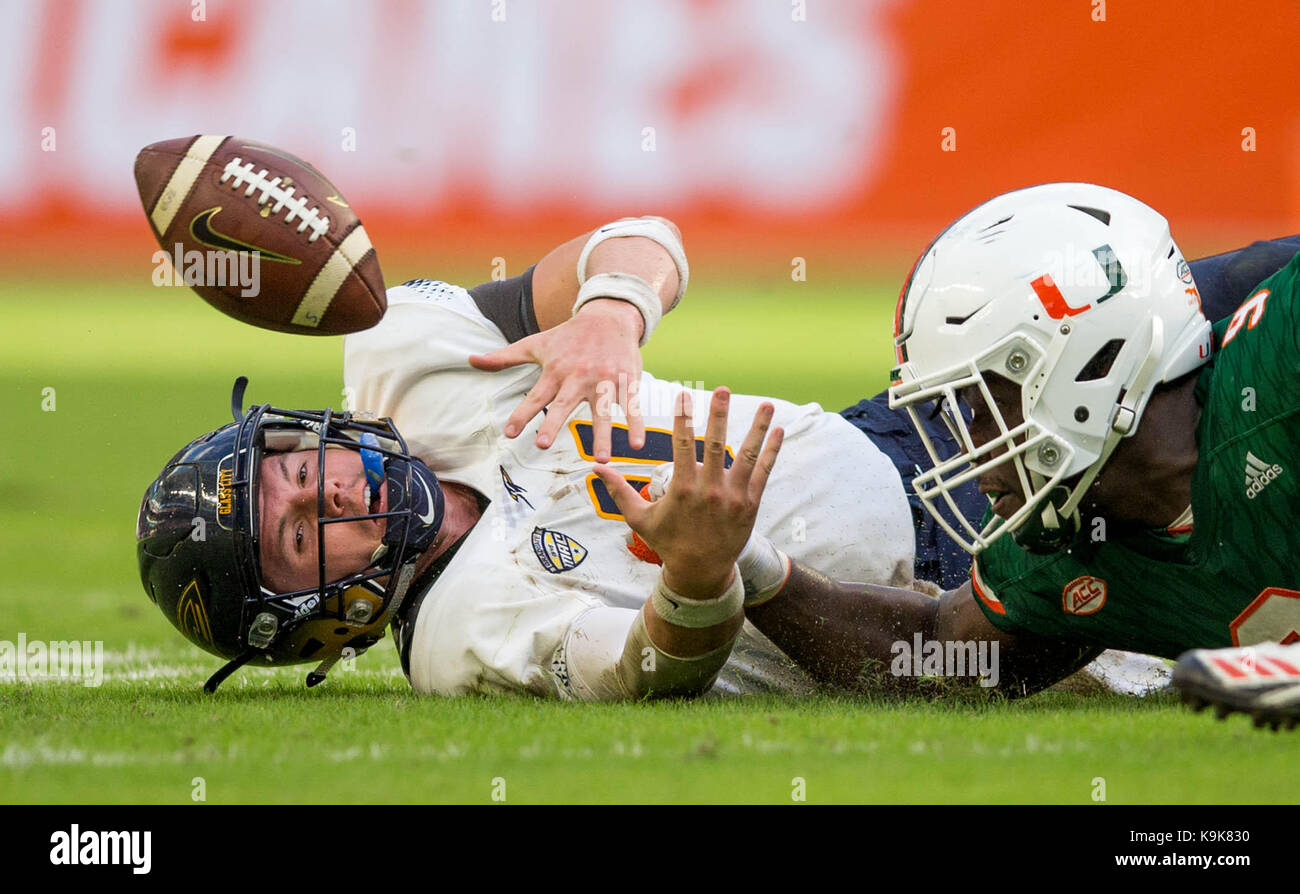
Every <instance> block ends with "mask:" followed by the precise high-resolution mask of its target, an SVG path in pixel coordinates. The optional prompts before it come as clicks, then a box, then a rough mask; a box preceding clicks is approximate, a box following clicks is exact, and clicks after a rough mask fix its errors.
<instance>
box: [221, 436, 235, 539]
mask: <svg viewBox="0 0 1300 894" xmlns="http://www.w3.org/2000/svg"><path fill="white" fill-rule="evenodd" d="M234 513H235V454H233V453H228V454H226V455H225V456H223V457H222V458H221V461H220V462H218V463H217V524H219V525H220V526H221V527H223V528H225V529H226V530H227V531H229V530H231V529H232V528H233V522H234Z"/></svg>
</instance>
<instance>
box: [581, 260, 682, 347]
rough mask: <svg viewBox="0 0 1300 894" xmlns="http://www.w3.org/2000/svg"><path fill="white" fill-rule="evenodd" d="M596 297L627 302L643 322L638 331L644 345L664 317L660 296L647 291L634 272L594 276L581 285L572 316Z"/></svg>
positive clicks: (649, 289) (647, 288) (652, 291)
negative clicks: (641, 328)
mask: <svg viewBox="0 0 1300 894" xmlns="http://www.w3.org/2000/svg"><path fill="white" fill-rule="evenodd" d="M597 298H616V299H618V300H619V301H626V302H627V303H628V304H631V305H632V306H633V307H635V308H636V309H637V310H638V311H640V312H641V319H642V321H644V323H645V327H644V329H643V330H642V332H641V344H642V345H643V346H644V345H645V343H646V342H648V341H649V340H650V333H652V332H654V331H655V328H656V327H657V326H658V325H659V321H660V320H662V319H663V316H664V309H663V303H662V302H661V301H660V300H659V294H658V293H657V292H656V291H655V290H654V289H652V288H650V283H648V282H646V281H645V280H644V279H642V278H641V277H639V276H637V275H636V274H633V273H597V274H596V275H595V276H593V277H592V278H591V279H589V280H587V281H586V282H584V283H583V284H582V288H580V289H578V300H577V301H574V302H573V313H574V315H575V316H576V315H577V313H578V311H579V310H580V309H581V308H582V306H583V305H584V304H586V303H587V302H588V301H594V300H595V299H597Z"/></svg>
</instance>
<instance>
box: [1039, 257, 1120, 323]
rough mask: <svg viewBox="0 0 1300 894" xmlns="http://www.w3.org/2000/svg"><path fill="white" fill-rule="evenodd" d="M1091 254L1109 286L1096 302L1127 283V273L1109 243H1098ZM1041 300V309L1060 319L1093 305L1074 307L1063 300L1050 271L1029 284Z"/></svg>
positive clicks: (1111, 295) (1099, 301)
mask: <svg viewBox="0 0 1300 894" xmlns="http://www.w3.org/2000/svg"><path fill="white" fill-rule="evenodd" d="M1092 256H1093V257H1094V258H1096V259H1097V263H1098V264H1100V265H1101V269H1102V270H1103V271H1104V272H1105V274H1106V282H1107V284H1108V285H1109V286H1110V288H1109V289H1108V290H1107V291H1106V294H1105V295H1102V296H1101V297H1100V298H1098V299H1097V301H1096V304H1101V303H1102V302H1103V301H1106V300H1107V299H1109V298H1111V297H1113V296H1114V295H1115V293H1117V292H1118V291H1119V290H1120V289H1122V288H1124V287H1125V286H1126V285H1128V273H1126V272H1125V271H1124V267H1123V265H1121V264H1120V262H1119V258H1117V257H1115V250H1114V249H1112V248H1111V247H1110V246H1109V245H1099V246H1098V247H1096V248H1094V249H1093V250H1092ZM1029 287H1030V288H1032V289H1033V290H1034V294H1036V295H1037V296H1038V300H1039V301H1040V302H1042V305H1043V309H1044V310H1046V311H1047V315H1048V316H1049V317H1051V318H1052V319H1053V320H1060V319H1063V318H1065V317H1072V316H1074V315H1075V314H1081V313H1083V312H1084V311H1085V310H1089V309H1091V308H1092V307H1094V306H1095V305H1094V304H1085V305H1083V306H1082V307H1074V306H1072V305H1071V304H1070V303H1069V302H1067V301H1066V300H1065V296H1064V295H1062V294H1061V290H1060V289H1059V288H1057V285H1056V282H1055V280H1053V279H1052V275H1051V274H1050V273H1044V274H1043V275H1042V276H1040V277H1038V279H1036V280H1034V281H1033V282H1031V283H1030V284H1029Z"/></svg>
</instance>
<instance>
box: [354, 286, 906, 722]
mask: <svg viewBox="0 0 1300 894" xmlns="http://www.w3.org/2000/svg"><path fill="white" fill-rule="evenodd" d="M506 344H507V342H506V339H505V337H504V336H503V335H502V334H501V331H500V330H499V329H498V328H497V327H496V325H495V324H493V323H492V322H491V321H490V320H488V319H487V318H486V317H485V316H484V315H483V314H482V313H481V312H480V311H479V309H478V306H477V305H476V304H475V302H474V300H473V298H472V297H471V296H470V294H469V293H468V292H467V291H466V290H464V289H462V288H459V287H457V286H451V285H447V284H446V283H440V282H432V281H427V280H418V281H415V282H413V283H408V284H406V285H403V286H397V287H394V288H392V289H389V290H388V311H387V313H386V314H385V315H384V318H383V320H382V321H381V322H380V323H379V325H377V326H375V327H373V328H371V329H368V330H366V331H364V332H360V333H357V334H354V335H350V336H348V337H347V339H346V340H345V342H344V379H345V384H346V385H347V387H348V388H350V389H353V391H352V392H351V393H352V394H354V395H355V405H356V406H358V407H360V408H364V409H366V410H368V411H371V412H374V413H376V414H377V415H379V416H391V417H392V418H393V420H394V422H395V423H396V425H397V429H398V431H400V432H401V433H402V435H403V437H404V438H405V439H406V442H407V446H408V448H409V449H410V450H411V452H412V453H414V454H415V455H417V456H419V457H420V458H421V459H423V460H424V461H425V462H426V463H427V464H428V465H429V467H430V468H432V469H433V470H434V472H435V473H436V474H437V475H438V477H439V478H440V479H442V480H444V481H454V482H458V483H460V484H465V485H468V486H469V487H472V488H474V489H475V490H476V491H478V492H479V493H480V494H482V495H484V496H485V497H487V498H488V499H489V500H490V501H491V502H490V504H489V505H488V507H487V508H486V510H485V511H484V513H483V515H482V517H481V518H480V519H479V521H478V523H477V524H476V525H475V526H474V528H473V529H472V530H471V531H470V532H469V534H468V535H467V536H466V537H465V539H464V541H463V542H462V544H461V546H460V548H459V550H458V552H457V553H456V554H455V556H454V557H453V558H452V559H451V561H450V563H449V564H448V565H447V567H446V568H445V570H444V571H443V572H442V574H441V575H440V576H439V577H438V578H437V580H436V581H435V582H434V583H433V585H432V587H431V588H430V589H429V591H428V592H427V594H426V595H425V597H424V600H423V603H422V605H421V607H420V611H419V613H418V616H417V618H416V620H415V627H414V632H413V634H412V637H413V639H412V646H411V660H410V679H411V683H412V685H413V686H414V687H415V689H416V690H417V691H419V692H422V693H440V694H447V695H458V694H464V693H469V692H488V691H515V692H518V691H527V692H531V693H535V694H537V695H543V696H550V697H561V698H602V697H608V696H609V693H602V692H599V691H596V690H594V689H592V688H591V687H590V686H589V685H588V682H587V681H590V680H594V679H596V676H597V672H598V671H599V670H600V669H601V667H602V666H603V665H604V663H606V662H611V663H612V662H614V661H617V659H618V656H619V654H620V653H621V651H622V648H623V642H624V639H625V638H626V634H627V631H628V630H629V629H630V627H631V623H632V620H633V619H634V617H635V613H636V612H637V611H638V610H640V608H641V607H642V605H643V604H644V603H645V600H646V599H647V597H648V596H649V594H650V592H651V590H652V588H653V586H654V583H655V581H656V579H657V577H658V575H659V571H660V568H659V566H658V565H654V564H650V563H648V562H646V561H643V560H642V559H639V558H637V557H636V556H635V555H634V554H633V553H632V552H631V551H630V550H629V549H628V543H629V539H630V529H629V528H628V526H627V523H626V522H625V521H624V519H623V517H622V515H621V514H620V513H619V512H618V507H617V506H616V505H615V504H614V502H613V500H612V499H611V497H610V496H609V493H608V491H607V490H606V488H605V486H604V484H603V483H602V482H601V481H600V479H598V478H597V477H596V475H595V473H594V472H593V471H592V466H593V463H594V461H593V459H592V455H591V453H592V424H591V415H590V410H589V408H588V406H587V404H586V403H583V404H580V405H579V406H578V408H577V409H576V410H575V411H574V412H573V414H572V415H571V416H570V417H569V419H568V420H567V421H566V425H565V426H564V427H563V428H562V429H561V430H560V433H559V435H558V436H557V438H556V440H555V443H554V444H553V445H552V446H551V447H550V448H549V449H547V450H541V449H539V448H538V447H537V446H536V445H535V443H534V436H535V434H536V431H537V428H538V426H539V425H540V424H541V417H540V416H539V417H538V418H536V419H534V420H533V421H532V422H531V423H530V424H529V425H528V427H526V428H525V430H524V431H523V432H522V433H521V434H520V435H519V436H518V437H516V438H514V439H509V438H506V437H505V435H504V434H503V433H502V432H503V429H504V427H505V423H506V420H507V419H508V418H509V416H510V414H511V413H512V412H513V411H514V409H515V408H516V407H517V406H518V404H519V402H520V400H522V398H523V396H524V395H525V394H526V393H527V392H528V390H529V389H530V388H531V387H532V386H533V385H534V384H535V383H536V381H537V379H538V377H539V375H540V369H539V367H537V366H536V365H532V364H529V365H524V366H518V367H513V368H510V369H507V370H503V371H501V372H497V373H484V372H481V371H478V370H475V369H473V368H472V367H471V366H470V365H469V363H468V361H467V358H468V356H469V355H470V354H482V353H487V352H489V351H494V350H496V349H498V348H502V347H504V346H505V345H506ZM680 390H681V386H680V385H678V384H675V383H672V382H665V381H662V380H659V379H656V378H655V377H653V376H651V375H650V374H649V373H646V374H644V375H643V377H642V380H641V390H640V404H641V407H642V412H643V415H644V416H645V423H646V429H647V437H646V444H645V446H644V447H643V448H642V449H639V450H632V449H630V448H629V446H628V443H627V438H626V426H625V425H621V424H620V420H621V419H625V417H623V416H622V415H621V412H620V411H618V410H615V411H614V443H613V457H612V459H611V462H610V465H611V466H613V467H614V468H616V469H617V470H618V471H620V472H622V473H623V474H624V475H625V476H626V477H627V478H628V480H629V481H630V482H631V483H632V484H633V486H634V487H635V488H636V489H638V490H639V489H640V487H641V485H642V484H643V483H644V482H646V481H648V480H649V477H650V472H651V470H653V469H654V467H655V466H656V465H658V464H661V463H663V462H666V461H671V459H672V444H671V431H672V408H673V405H674V403H673V402H674V399H675V397H676V395H677V393H678V392H679V391H680ZM691 398H692V401H693V405H694V407H695V413H694V416H695V424H696V430H697V432H698V433H699V434H700V435H701V436H702V435H703V432H704V428H705V425H706V424H707V415H708V414H707V413H706V412H705V409H706V408H707V406H708V403H709V398H710V393H709V392H707V391H694V390H693V391H692V392H691ZM764 400H771V402H772V403H773V404H774V405H775V407H776V412H775V418H774V421H773V424H774V425H780V426H783V427H784V428H785V431H786V436H785V442H784V445H783V447H782V449H781V454H780V456H779V458H778V460H777V463H776V467H775V469H774V470H773V472H772V475H771V477H770V479H769V481H768V484H767V489H766V491H765V492H764V495H763V500H762V503H761V505H760V509H759V512H758V517H757V521H756V524H755V530H756V531H758V532H760V533H762V534H763V535H765V536H766V537H768V538H770V539H771V540H772V541H773V543H775V544H776V545H777V547H778V548H780V549H781V550H783V551H785V552H786V553H787V554H789V555H790V556H791V557H792V558H793V559H795V560H797V561H799V562H801V563H804V564H806V565H807V566H809V567H811V568H816V569H818V570H819V571H821V572H823V573H825V574H827V575H829V576H831V577H833V578H836V579H840V580H854V581H864V582H873V583H884V584H890V585H894V586H907V585H909V584H910V583H911V581H912V562H913V553H914V534H913V527H912V516H911V512H910V510H909V508H908V505H907V501H906V498H905V497H904V494H903V488H902V483H901V481H900V480H899V477H898V473H897V472H896V470H895V469H894V466H893V464H892V463H891V462H890V461H889V460H888V459H887V458H886V457H885V456H884V455H883V454H882V453H881V452H880V451H879V450H878V449H877V448H876V447H875V445H874V444H872V443H871V441H870V440H869V439H868V438H866V437H865V436H863V435H862V434H861V433H860V432H858V431H857V430H856V429H855V428H854V427H853V426H852V425H850V424H849V423H848V422H846V421H845V420H844V419H842V418H841V417H840V416H839V415H837V414H834V413H827V412H824V411H823V410H822V409H821V407H819V406H818V405H817V404H804V405H802V406H796V405H794V404H791V403H788V402H786V401H781V400H775V399H771V398H762V397H754V396H749V395H741V394H737V395H733V396H732V398H731V408H730V415H729V422H728V431H727V443H728V449H729V452H732V453H734V450H735V449H736V448H737V447H738V446H739V445H740V444H741V442H742V441H743V439H744V436H745V434H746V433H747V432H748V430H749V427H750V425H751V423H752V420H753V417H754V414H755V412H756V411H757V409H758V406H759V404H760V403H761V402H762V401H764ZM811 688H812V682H811V680H810V679H809V678H808V677H807V675H806V674H804V672H803V671H801V670H800V669H798V668H796V667H795V666H794V664H793V662H791V661H790V659H789V658H787V657H786V656H785V655H784V654H783V653H782V652H781V651H780V650H779V649H777V648H776V646H774V645H773V644H772V643H771V642H770V641H769V640H767V638H766V637H764V636H763V635H762V634H760V633H759V632H758V631H757V630H756V629H755V628H754V627H753V626H752V625H750V624H749V623H748V622H746V624H745V626H744V629H743V631H742V633H741V635H740V637H739V639H738V640H737V643H736V647H735V649H734V650H733V653H732V656H731V658H730V659H729V660H728V662H727V664H726V666H725V667H724V669H723V670H722V673H721V674H720V676H719V678H718V682H717V683H716V684H715V687H714V689H715V690H716V691H720V692H724V693H742V692H762V691H777V692H784V693H799V692H805V691H808V690H810V689H811Z"/></svg>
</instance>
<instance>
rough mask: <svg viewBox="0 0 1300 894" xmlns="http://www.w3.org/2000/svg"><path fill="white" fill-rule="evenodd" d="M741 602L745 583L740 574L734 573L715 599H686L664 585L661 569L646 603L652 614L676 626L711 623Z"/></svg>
mask: <svg viewBox="0 0 1300 894" xmlns="http://www.w3.org/2000/svg"><path fill="white" fill-rule="evenodd" d="M744 602H745V587H744V585H743V584H742V583H741V582H740V575H739V574H737V575H735V578H734V579H733V580H732V582H731V586H729V587H727V589H726V591H725V592H723V594H722V595H721V596H719V597H717V598H716V599H687V598H686V597H685V596H682V595H681V594H679V593H674V592H673V591H672V590H670V589H668V585H667V584H665V583H664V576H663V574H662V573H660V575H659V579H658V580H657V581H655V589H654V592H653V593H652V594H651V595H650V604H651V605H652V606H654V610H655V614H657V615H658V616H659V617H661V618H663V619H664V620H665V621H667V622H668V623H669V624H675V625H676V626H678V627H714V626H717V625H718V624H721V623H722V622H723V621H726V620H728V619H729V618H731V617H733V616H734V615H735V614H736V612H738V611H740V610H741V608H742V607H743V606H744Z"/></svg>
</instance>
